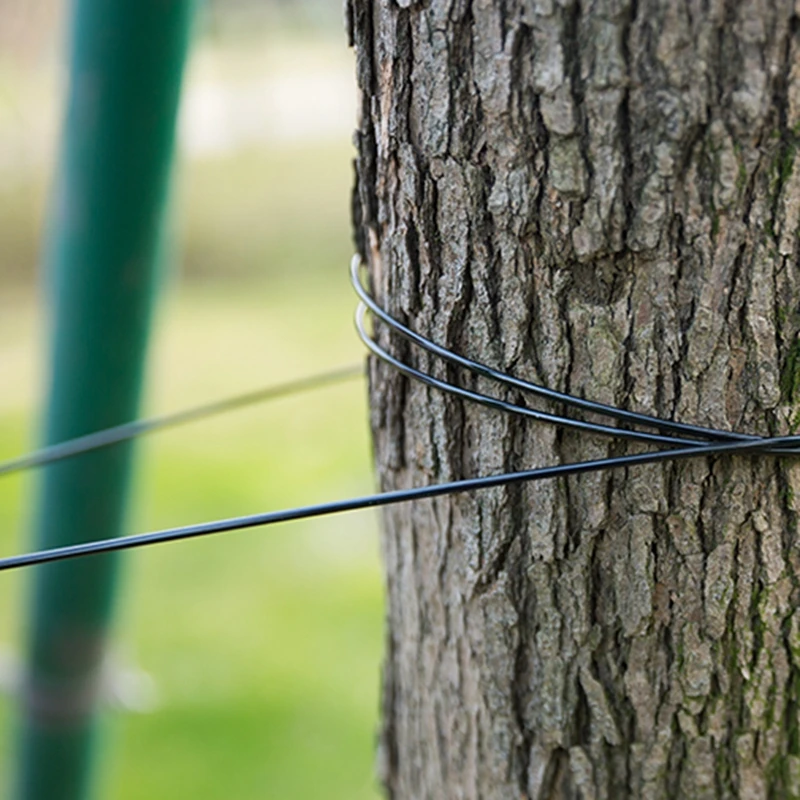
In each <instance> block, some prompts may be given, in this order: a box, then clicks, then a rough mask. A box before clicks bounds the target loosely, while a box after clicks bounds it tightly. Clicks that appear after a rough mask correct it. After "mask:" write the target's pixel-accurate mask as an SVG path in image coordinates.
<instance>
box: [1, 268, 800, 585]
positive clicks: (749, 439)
mask: <svg viewBox="0 0 800 800" xmlns="http://www.w3.org/2000/svg"><path fill="white" fill-rule="evenodd" d="M359 267H360V262H359V261H358V259H354V261H353V264H352V267H351V278H352V281H353V285H354V287H355V289H356V292H357V293H358V295H359V298H360V299H361V301H362V304H363V305H362V306H360V307H359V310H358V311H357V314H356V327H357V329H358V332H359V336H360V337H361V339H362V341H364V343H365V344H366V345H367V347H368V348H369V349H370V350H371V351H372V353H373V354H374V355H376V356H377V357H378V358H380V359H382V360H384V361H386V362H387V363H388V364H390V365H391V366H393V367H395V368H396V369H399V370H400V371H402V372H403V373H404V374H405V375H407V376H408V377H410V378H413V379H415V380H420V381H423V382H424V383H426V384H427V385H429V386H433V387H435V388H437V389H441V390H443V391H447V392H450V393H452V394H455V395H457V396H459V397H462V398H464V399H466V400H471V401H474V402H479V403H481V404H483V405H487V406H489V407H492V408H495V409H498V410H501V411H504V412H508V413H514V414H519V415H522V416H526V417H529V418H533V419H536V420H539V421H546V422H550V423H553V424H556V425H560V426H564V427H572V428H577V429H579V430H583V431H585V432H590V433H599V434H603V435H612V436H615V437H625V438H630V439H638V440H642V441H647V442H651V443H658V444H662V445H667V446H668V447H669V448H670V449H664V450H656V451H651V452H646V453H637V454H633V455H626V456H620V457H616V458H605V459H599V460H593V461H582V462H578V463H571V464H558V465H555V466H550V467H540V468H537V469H530V470H523V471H519V472H511V473H502V474H498V475H486V476H482V477H478V478H468V479H465V480H459V481H451V482H448V483H441V484H433V485H430V486H420V487H416V488H412V489H400V490H397V491H391V492H382V493H379V494H372V495H367V496H365V497H357V498H351V499H347V500H337V501H333V502H329V503H321V504H318V505H311V506H303V507H300V508H290V509H285V510H282V511H272V512H267V513H264V514H254V515H250V516H244V517H233V518H231V519H224V520H217V521H214V522H205V523H200V524H197V525H186V526H182V527H179V528H169V529H167V530H160V531H154V532H151V533H143V534H134V535H131V536H122V537H119V538H116V539H103V540H100V541H94V542H87V543H82V544H76V545H69V546H66V547H59V548H53V549H50V550H41V551H37V552H32V553H25V554H23V555H18V556H11V557H8V558H3V559H0V571H4V570H9V569H15V568H18V567H24V566H32V565H34V564H44V563H48V562H53V561H60V560H63V559H68V558H77V557H79V556H86V555H92V554H98V553H109V552H113V551H118V550H127V549H131V548H134V547H142V546H145V545H152V544H160V543H164V542H172V541H180V540H183V539H190V538H194V537H196V536H208V535H210V534H214V533H222V532H226V531H234V530H241V529H244V528H253V527H260V526H265V525H273V524H276V523H279V522H289V521H292V520H300V519H309V518H312V517H319V516H325V515H329V514H336V513H340V512H344V511H356V510H360V509H365V508H375V507H378V506H386V505H390V504H394V503H401V502H408V501H412V500H421V499H425V498H432V497H439V496H442V495H447V494H453V493H456V492H469V491H475V490H478V489H488V488H491V487H496V486H502V485H508V484H513V483H520V482H523V481H537V480H546V479H552V478H560V477H566V476H569V475H578V474H582V473H587V472H596V471H600V470H607V469H623V468H628V467H634V466H638V465H642V464H652V463H657V462H661V461H668V460H669V461H675V460H683V459H688V458H698V457H707V456H717V455H735V454H740V455H745V454H755V453H761V454H763V453H767V454H772V455H796V454H798V453H800V436H782V437H775V438H761V437H757V436H749V435H745V434H739V433H733V432H730V431H718V430H715V429H712V428H703V427H700V426H696V425H687V424H685V423H680V422H673V421H670V420H661V419H658V418H656V417H651V416H648V415H645V414H638V413H635V412H630V411H626V410H625V409H618V408H614V407H611V406H607V405H604V404H601V403H595V402H593V401H590V400H584V399H582V398H577V397H573V396H571V395H566V394H563V393H560V392H556V391H554V390H552V389H548V388H546V387H542V386H538V385H536V384H532V383H529V382H527V381H523V380H521V379H519V378H516V377H514V376H511V375H506V374H505V373H502V372H499V371H498V370H495V369H493V368H491V367H488V366H486V365H485V364H480V363H479V362H476V361H472V360H470V359H468V358H465V357H464V356H460V355H458V354H456V353H453V352H451V351H449V350H447V349H446V348H443V347H441V346H439V345H437V344H435V343H434V342H432V341H430V340H429V339H426V338H425V337H423V336H421V335H419V334H417V333H415V332H414V331H412V330H411V329H410V328H407V327H406V326H404V325H402V323H400V322H399V321H398V320H395V319H394V318H393V317H391V315H389V314H388V313H387V312H386V311H385V310H384V309H382V308H381V307H380V306H379V305H378V304H377V303H376V302H375V301H374V300H373V298H372V297H371V296H370V295H369V293H368V292H367V291H366V290H365V289H364V287H363V286H362V284H361V282H360V280H359ZM365 308H368V309H369V311H370V312H372V314H374V316H375V317H376V318H377V319H379V320H381V321H382V322H384V323H386V324H387V325H389V326H390V327H391V328H393V329H394V330H395V331H396V332H397V333H399V334H400V335H402V336H404V337H405V338H407V339H409V340H410V341H411V342H413V343H414V344H415V345H417V346H419V347H422V348H423V349H425V350H427V351H428V352H430V353H432V354H434V355H436V356H439V357H441V358H443V359H445V360H447V361H449V362H451V363H455V364H457V365H459V366H461V367H463V368H466V369H468V370H469V371H471V372H473V373H477V374H479V375H483V376H484V377H487V378H491V379H492V380H495V381H496V382H499V383H500V384H502V385H504V386H506V387H508V388H514V389H517V390H521V391H523V392H525V393H528V394H533V395H536V396H539V397H544V398H546V399H548V400H553V401H556V402H559V403H562V404H564V405H567V406H570V407H572V408H579V409H581V410H583V411H590V412H592V413H594V414H601V415H604V416H607V417H610V418H613V419H617V420H620V421H622V422H625V423H628V424H635V425H638V426H640V427H650V428H655V429H656V430H660V431H662V432H663V431H673V432H675V433H680V434H682V435H683V437H691V438H682V437H679V436H669V435H665V434H663V433H661V434H648V433H643V432H641V431H634V430H628V429H623V428H616V427H612V426H609V425H601V424H598V423H591V422H586V421H583V420H576V419H574V418H572V417H566V416H562V415H558V414H549V413H546V412H543V411H536V410H534V409H529V408H527V407H525V406H519V405H515V404H513V403H507V402H506V401H504V400H500V399H498V398H495V397H490V396H488V395H484V394H481V393H478V392H473V391H470V390H467V389H463V388H462V387H459V386H456V385H455V384H450V383H447V382H445V381H441V380H439V379H438V378H434V377H433V376H431V375H428V374H426V373H424V372H421V371H420V370H417V369H414V368H413V367H410V366H409V365H407V364H404V363H403V362H401V361H400V360H399V359H396V358H395V357H394V356H392V355H391V354H389V353H388V352H387V351H386V350H384V349H383V348H381V347H380V346H379V345H378V344H377V343H376V342H375V341H374V340H373V339H372V338H371V337H370V336H369V334H368V333H367V331H366V328H365V325H364V315H365V313H366V312H365Z"/></svg>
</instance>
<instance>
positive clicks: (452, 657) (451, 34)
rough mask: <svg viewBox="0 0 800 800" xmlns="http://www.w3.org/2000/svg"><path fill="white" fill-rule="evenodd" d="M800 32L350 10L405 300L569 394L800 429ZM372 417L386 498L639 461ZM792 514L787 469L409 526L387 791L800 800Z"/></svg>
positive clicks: (732, 468)
mask: <svg viewBox="0 0 800 800" xmlns="http://www.w3.org/2000/svg"><path fill="white" fill-rule="evenodd" d="M798 14H800V3H798V4H797V7H796V6H795V3H794V2H792V1H791V0H770V2H768V1H767V0H742V1H741V2H733V0H728V1H727V2H722V0H703V1H702V2H701V0H687V1H686V2H681V3H675V2H672V0H604V1H603V2H601V1H599V0H598V1H597V2H591V1H590V0H584V2H577V1H576V0H423V1H422V2H420V1H419V0H403V1H402V2H395V1H394V0H351V1H350V5H349V7H348V19H349V25H350V31H351V38H352V41H353V43H354V44H355V48H356V54H357V69H358V79H359V86H360V93H361V113H360V120H359V126H358V131H357V136H356V139H357V145H358V151H359V155H358V161H357V187H356V192H355V196H354V209H355V215H354V216H355V224H356V241H357V244H358V248H359V250H360V252H361V255H362V257H363V258H364V260H365V261H366V263H367V264H368V266H369V270H370V280H371V282H372V286H373V288H374V291H375V293H376V295H377V297H378V299H379V301H380V302H381V303H382V304H383V305H385V306H386V307H387V308H388V309H389V310H390V311H391V313H393V314H394V315H396V316H398V317H399V318H401V319H402V320H404V321H405V322H407V323H408V324H410V325H411V326H412V327H414V328H415V329H416V330H418V331H420V332H421V333H423V334H425V335H427V336H430V337H431V338H433V339H435V340H436V341H437V342H439V343H441V344H444V345H446V346H448V347H451V348H453V349H454V350H457V351H459V352H461V353H464V354H466V355H469V356H470V357H473V358H477V359H479V360H482V361H485V362H487V363H489V364H492V365H493V366H496V367H499V368H501V369H504V370H507V371H510V372H513V373H515V374H517V375H520V376H522V377H525V378H528V379H531V380H534V381H537V382H542V383H545V384H547V385H549V386H552V387H554V388H557V389H560V390H563V391H568V392H570V393H572V394H577V395H580V396H585V397H590V398H593V399H596V400H600V401H603V402H607V403H613V404H616V405H620V406H622V407H626V408H630V409H633V410H636V411H643V412H647V413H654V414H658V415H660V416H663V417H666V418H670V419H680V420H683V421H686V422H694V423H698V424H701V425H710V426H715V427H719V428H723V429H726V430H740V431H746V432H752V433H759V434H779V433H784V432H787V431H789V430H790V429H791V428H792V427H796V425H797V419H796V410H795V404H796V402H797V397H796V393H797V392H796V388H797V369H798V368H797V360H798V357H797V347H798V345H797V342H798V333H799V332H800V312H798V301H800V276H798V269H797V260H798V254H799V252H798V238H797V234H798V226H800V166H796V156H797V143H798V142H799V141H800V58H798V53H799V50H800V25H799V24H798V22H799V20H798ZM378 334H379V337H380V338H381V340H382V343H383V344H384V345H386V346H388V347H389V348H390V349H392V350H394V351H395V352H398V353H399V354H400V355H402V356H403V357H404V358H407V359H409V360H410V361H411V362H412V363H414V364H416V365H418V366H420V367H422V368H424V369H430V370H433V372H434V374H437V375H443V376H446V377H448V378H449V379H454V380H458V381H460V382H466V383H469V384H470V385H476V386H477V387H479V388H482V389H484V388H489V387H487V385H485V381H484V379H481V378H474V377H471V376H469V375H464V374H460V373H458V372H456V371H454V370H452V368H448V367H445V366H443V365H441V364H439V363H434V362H433V361H432V360H431V359H430V358H429V357H427V356H426V355H424V354H422V353H420V352H416V351H414V350H413V348H409V347H408V346H407V345H405V344H403V343H402V342H401V341H400V340H397V339H396V338H395V337H392V336H390V335H389V334H388V333H387V332H386V331H384V330H382V329H380V328H378ZM370 393H371V404H372V412H371V423H372V428H373V433H374V442H375V457H376V464H377V468H378V472H379V475H380V480H381V485H382V487H383V488H385V489H389V488H394V487H401V486H411V485H419V484H423V483H432V482H435V481H444V480H450V479H455V478H459V477H467V476H472V475H477V474H486V473H489V472H499V471H503V470H509V469H520V468H530V467H534V466H538V465H544V464H552V463H557V462H559V461H563V462H567V461H575V460H582V459H587V458H598V457H604V456H608V455H612V454H618V453H622V452H625V451H626V450H630V449H632V448H631V446H630V445H621V444H619V443H613V442H610V441H608V440H604V439H598V438H589V437H586V436H578V435H576V434H574V433H571V432H568V431H557V430H554V429H551V428H543V427H535V426H532V425H530V424H527V423H522V422H520V421H518V420H515V419H509V418H507V417H503V416H501V415H499V414H497V413H496V412H492V411H489V410H486V409H482V408H477V407H474V406H471V405H464V404H462V403H461V402H460V401H458V400H455V399H452V398H448V397H444V396H442V395H441V394H439V393H436V392H435V391H434V390H431V389H428V388H426V387H424V386H420V385H416V384H411V383H408V382H407V381H406V379H405V378H403V377H402V376H400V375H398V374H396V373H394V372H392V371H391V370H390V369H389V368H387V367H385V366H383V365H381V364H378V363H373V364H372V365H371V389H370ZM798 488H800V471H798V469H797V467H795V466H794V465H793V463H792V462H791V461H789V460H786V459H783V460H781V459H776V458H759V459H749V458H743V457H740V458H729V459H698V460H696V461H693V462H690V463H682V464H679V465H678V464H673V465H651V466H648V467H640V468H636V469H631V470H626V471H618V472H605V473H598V474H594V475H586V476H582V477H576V478H570V479H569V480H566V481H561V482H546V483H541V484H535V485H527V486H522V487H517V488H508V489H493V490H489V491H486V492H482V493H476V494H474V495H457V496H452V497H449V498H441V499H438V500H431V501H425V502H419V503H414V504H413V505H406V506H401V507H396V508H391V509H389V510H387V511H386V513H385V515H384V533H383V549H384V558H385V563H386V575H387V592H388V612H387V645H388V646H387V655H386V663H385V668H384V677H383V682H384V699H383V725H382V737H381V739H382V743H381V757H380V762H381V772H382V777H383V781H384V783H385V785H386V787H387V790H388V792H389V795H390V796H391V797H393V798H414V799H415V800H417V799H418V798H450V797H453V798H509V797H515V798H518V797H526V798H531V800H534V799H535V800H540V799H543V798H596V800H601V799H602V798H619V797H631V798H675V797H686V798H726V797H742V798H762V797H763V798H767V797H792V796H795V797H800V726H799V725H798V713H799V712H798V709H799V708H800V617H799V616H798V615H799V614H800V612H798V611H797V610H796V609H797V606H798V600H799V599H800V592H799V591H798V590H799V589H800V581H799V580H798V579H799V577H800V573H799V572H798V570H799V569H800V559H799V558H798V548H797V545H798V532H797V524H796V523H797V511H798V499H797V498H798V497H800V495H798Z"/></svg>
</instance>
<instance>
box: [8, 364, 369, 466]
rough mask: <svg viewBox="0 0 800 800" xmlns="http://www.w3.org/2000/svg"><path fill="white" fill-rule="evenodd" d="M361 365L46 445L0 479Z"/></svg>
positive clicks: (320, 382) (345, 376)
mask: <svg viewBox="0 0 800 800" xmlns="http://www.w3.org/2000/svg"><path fill="white" fill-rule="evenodd" d="M363 375H364V366H363V365H362V364H349V365H348V366H344V367H340V368H338V369H334V370H329V371H327V372H322V373H319V374H318V375H309V376H308V377H305V378H299V379H297V380H293V381H289V382H287V383H280V384H276V385H273V386H267V387H265V388H263V389H256V390H255V391H250V392H246V393H244V394H238V395H235V396H234V397H227V398H224V399H223V400H216V401H214V402H213V403H206V404H205V405H202V406H196V407H194V408H188V409H185V410H183V411H177V412H175V413H174V414H165V415H163V416H160V417H150V418H149V419H140V420H135V421H134V422H126V423H124V424H122V425H116V426H114V427H113V428H104V429H103V430H101V431H95V432H94V433H89V434H87V435H86V436H79V437H77V438H75V439H69V440H67V441H65V442H59V443H58V444H52V445H48V446H47V447H42V448H41V449H39V450H35V451H33V452H32V453H27V454H26V455H23V456H18V457H17V458H12V459H10V460H8V461H3V462H0V477H3V476H4V475H11V474H12V473H14V472H21V471H22V470H26V469H32V468H33V467H43V466H45V465H46V464H51V463H53V462H54V461H61V460H62V459H65V458H72V457H73V456H77V455H81V454H82V453H88V452H90V451H92V450H99V449H101V448H103V447H109V446H110V445H112V444H119V443H120V442H124V441H127V440H128V439H136V438H138V437H140V436H144V435H145V434H148V433H154V432H156V431H162V430H165V429H166V428H174V427H177V426H178V425H185V424H186V423H187V422H196V421H197V420H199V419H206V418H208V417H212V416H216V415H217V414H223V413H225V412H227V411H235V410H237V409H240V408H245V407H246V406H252V405H256V404H257V403H265V402H267V401H268V400H277V399H278V398H281V397H288V396H290V395H294V394H299V393H300V392H308V391H311V390H312V389H319V388H322V387H323V386H330V385H331V384H335V383H342V382H344V381H348V380H352V379H353V378H357V377H363Z"/></svg>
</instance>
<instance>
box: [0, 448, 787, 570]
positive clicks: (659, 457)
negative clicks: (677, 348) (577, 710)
mask: <svg viewBox="0 0 800 800" xmlns="http://www.w3.org/2000/svg"><path fill="white" fill-rule="evenodd" d="M798 438H800V437H796V436H785V437H780V438H776V439H773V440H772V443H773V444H774V445H778V446H780V445H783V444H786V445H788V444H792V445H797V444H798ZM761 449H763V444H762V443H761V441H757V442H719V443H714V444H709V445H707V446H705V447H703V448H697V447H686V448H682V449H678V450H658V451H655V452H651V453H637V454H636V455H630V456H621V457H619V458H604V459H599V460H597V461H581V462H578V463H576V464H557V465H556V466H553V467H540V468H538V469H529V470H523V471H521V472H506V473H502V474H499V475H485V476H483V477H480V478H467V479H465V480H460V481H451V482H449V483H438V484H433V485H431V486H418V487H416V488H414V489H399V490H397V491H393V492H380V493H378V494H371V495H366V496H365V497H354V498H350V499H347V500H335V501H333V502H330V503H320V504H318V505H313V506H303V507H300V508H289V509H285V510H282V511H268V512H266V513H264V514H252V515H250V516H246V517H231V518H230V519H222V520H216V521H214V522H201V523H199V524H197V525H184V526H182V527H180V528H168V529H166V530H160V531H153V532H152V533H138V534H133V535H131V536H120V537H119V538H117V539H100V540H98V541H95V542H86V543H84V544H74V545H68V546H66V547H55V548H52V549H50V550H38V551H36V552H33V553H25V554H23V555H19V556H10V557H8V558H2V559H0V572H2V571H5V570H10V569H16V568H18V567H29V566H33V565H35V564H46V563H48V562H52V561H63V560H65V559H68V558H77V557H79V556H88V555H97V554H99V553H110V552H114V551H118V550H130V549H131V548H134V547H143V546H145V545H153V544H163V543H165V542H176V541H181V540H183V539H192V538H194V537H196V536H208V535H210V534H212V533H224V532H227V531H236V530H243V529H245V528H255V527H260V526H264V525H274V524H276V523H278V522H291V521H294V520H300V519H310V518H312V517H322V516H327V515H329V514H339V513H341V512H343V511H359V510H362V509H365V508H377V507H379V506H387V505H391V504H393V503H405V502H408V501H410V500H424V499H426V498H431V497H440V496H442V495H446V494H454V493H457V492H470V491H475V490H477V489H490V488H492V487H494V486H504V485H508V484H512V483H521V482H523V481H537V480H545V479H547V478H562V477H566V476H568V475H579V474H582V473H584V472H597V471H599V470H604V469H620V468H623V467H633V466H638V465H641V464H652V463H655V462H658V461H666V460H680V459H687V458H697V457H698V456H699V455H703V456H711V455H723V454H724V455H732V454H743V453H753V452H757V451H759V450H761Z"/></svg>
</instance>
